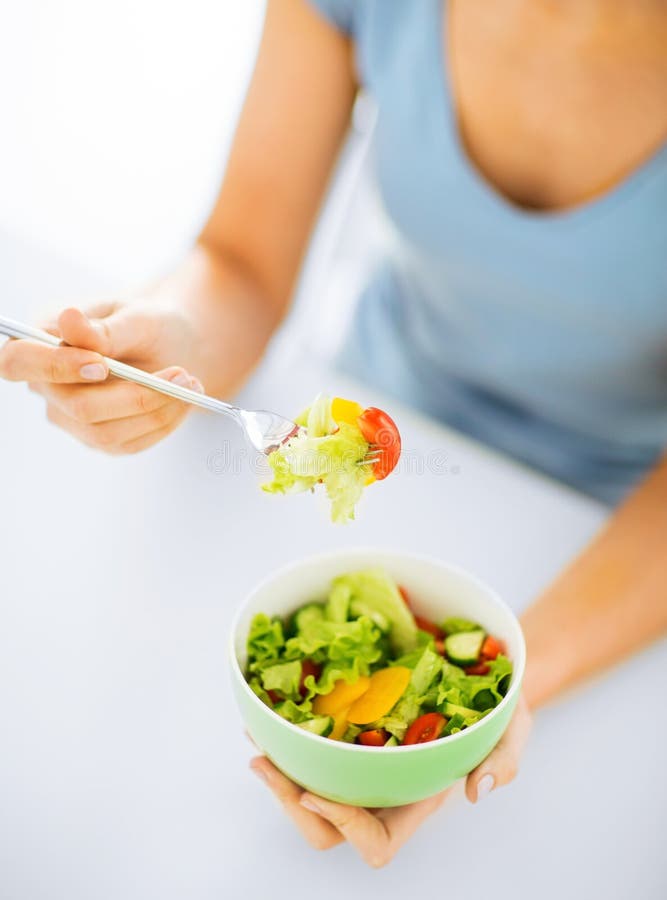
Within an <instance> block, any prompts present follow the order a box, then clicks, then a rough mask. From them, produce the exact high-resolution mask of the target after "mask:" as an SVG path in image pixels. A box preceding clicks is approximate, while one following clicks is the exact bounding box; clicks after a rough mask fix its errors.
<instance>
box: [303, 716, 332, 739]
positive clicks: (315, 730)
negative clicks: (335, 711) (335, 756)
mask: <svg viewBox="0 0 667 900" xmlns="http://www.w3.org/2000/svg"><path fill="white" fill-rule="evenodd" d="M298 724H299V728H303V730H304V731H310V733H311V734H319V735H320V736H321V737H326V736H327V735H328V734H331V729H332V728H333V725H334V720H333V718H332V717H331V716H315V718H314V719H308V721H307V722H299V723H298Z"/></svg>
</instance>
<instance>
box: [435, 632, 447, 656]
mask: <svg viewBox="0 0 667 900" xmlns="http://www.w3.org/2000/svg"><path fill="white" fill-rule="evenodd" d="M435 652H436V653H439V654H440V656H444V655H445V639H444V637H442V638H436V639H435Z"/></svg>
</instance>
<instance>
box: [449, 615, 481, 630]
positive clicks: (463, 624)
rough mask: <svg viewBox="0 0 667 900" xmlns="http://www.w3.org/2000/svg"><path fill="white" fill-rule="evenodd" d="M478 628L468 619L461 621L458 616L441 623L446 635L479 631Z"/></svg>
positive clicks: (478, 626)
mask: <svg viewBox="0 0 667 900" xmlns="http://www.w3.org/2000/svg"><path fill="white" fill-rule="evenodd" d="M480 627H481V626H480V625H478V624H477V623H476V622H471V621H470V620H469V619H461V618H459V617H458V616H452V617H451V618H449V619H445V621H444V622H443V623H442V629H443V631H444V632H445V633H446V634H458V633H459V631H479V630H480Z"/></svg>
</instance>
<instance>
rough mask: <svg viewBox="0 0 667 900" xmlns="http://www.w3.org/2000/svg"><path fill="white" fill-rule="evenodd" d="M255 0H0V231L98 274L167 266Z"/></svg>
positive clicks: (233, 80)
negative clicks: (25, 236)
mask: <svg viewBox="0 0 667 900" xmlns="http://www.w3.org/2000/svg"><path fill="white" fill-rule="evenodd" d="M263 10H264V3H263V2H262V0H187V2H174V0H113V2H100V0H20V2H12V0H3V2H2V3H1V4H0V116H1V117H0V133H1V139H0V228H2V227H9V228H11V230H13V231H20V232H22V233H24V234H29V235H31V236H32V237H35V236H36V237H38V238H39V240H40V241H43V242H45V243H47V244H49V245H50V246H51V247H53V248H54V249H56V250H58V251H59V252H61V253H62V254H64V255H65V256H67V257H69V258H71V259H74V260H77V261H78V262H83V263H84V264H86V265H88V266H90V267H92V268H95V269H97V270H100V269H101V270H103V271H107V272H109V273H110V274H111V275H112V276H114V278H115V279H117V281H118V284H119V286H125V285H126V284H130V283H133V282H134V281H137V282H139V281H140V280H142V279H143V278H144V277H147V276H148V275H151V274H153V273H154V272H156V271H159V270H160V269H161V268H162V267H164V266H167V265H169V263H170V262H171V260H172V259H173V258H174V257H175V256H176V255H178V254H179V253H180V252H182V250H183V249H184V248H185V247H187V246H188V244H189V243H190V242H191V240H192V238H193V237H194V235H195V234H196V232H197V229H198V228H199V226H200V225H201V223H202V221H203V219H204V218H205V217H206V215H207V212H208V209H209V206H210V203H211V201H212V197H213V196H214V194H215V190H216V188H217V185H218V181H219V178H220V176H221V173H222V170H223V165H224V161H225V157H226V154H227V152H228V148H229V143H230V140H231V137H232V133H233V128H234V124H235V120H236V117H237V115H238V111H239V109H240V105H241V102H242V99H243V94H244V91H245V88H246V85H247V80H248V78H249V75H250V72H251V69H252V64H253V61H254V55H255V52H256V45H257V41H258V38H259V33H260V28H261V21H262V16H263Z"/></svg>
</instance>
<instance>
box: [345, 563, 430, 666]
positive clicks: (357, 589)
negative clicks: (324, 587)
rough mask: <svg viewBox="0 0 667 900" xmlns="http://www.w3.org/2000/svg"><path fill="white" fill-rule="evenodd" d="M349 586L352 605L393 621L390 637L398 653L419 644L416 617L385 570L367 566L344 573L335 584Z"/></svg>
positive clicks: (406, 651)
mask: <svg viewBox="0 0 667 900" xmlns="http://www.w3.org/2000/svg"><path fill="white" fill-rule="evenodd" d="M337 585H346V586H347V587H348V588H349V589H350V596H351V600H350V608H351V609H352V608H354V607H355V606H356V607H357V608H358V609H361V608H363V609H365V610H367V611H368V612H369V613H371V612H373V613H375V614H376V615H377V614H379V615H380V616H382V618H383V619H384V620H386V621H387V622H389V624H390V633H389V638H390V641H391V645H392V648H393V650H394V652H395V653H399V654H404V653H408V652H409V651H410V650H414V648H415V647H416V646H417V643H418V634H417V626H416V624H415V620H414V616H413V615H412V613H411V612H410V610H409V609H408V607H407V606H406V604H405V602H404V601H403V598H402V597H401V595H400V592H399V590H398V588H397V587H396V584H395V583H394V581H393V580H392V579H391V578H390V577H389V576H388V575H387V573H386V572H384V571H383V570H382V569H364V570H362V571H359V572H351V573H350V574H348V575H340V576H339V577H338V578H336V579H334V587H336V586H337Z"/></svg>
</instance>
